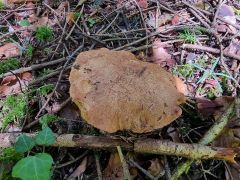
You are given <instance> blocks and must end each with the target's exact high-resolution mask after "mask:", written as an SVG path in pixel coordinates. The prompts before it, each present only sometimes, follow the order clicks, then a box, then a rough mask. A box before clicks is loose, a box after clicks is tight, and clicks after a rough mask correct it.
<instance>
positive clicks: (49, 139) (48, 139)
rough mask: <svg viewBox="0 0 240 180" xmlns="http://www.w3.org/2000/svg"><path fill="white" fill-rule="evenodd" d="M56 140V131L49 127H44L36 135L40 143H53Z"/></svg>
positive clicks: (37, 141)
mask: <svg viewBox="0 0 240 180" xmlns="http://www.w3.org/2000/svg"><path fill="white" fill-rule="evenodd" d="M55 141H56V137H55V136H54V133H53V132H52V130H51V129H50V128H49V127H46V128H44V129H43V130H42V131H40V132H39V134H38V135H37V136H36V143H37V144H38V145H51V144H54V143H55Z"/></svg>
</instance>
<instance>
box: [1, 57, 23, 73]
mask: <svg viewBox="0 0 240 180" xmlns="http://www.w3.org/2000/svg"><path fill="white" fill-rule="evenodd" d="M19 66H20V62H19V61H18V60H17V59H15V58H10V59H8V60H5V61H1V62H0V74H3V73H6V72H8V71H9V70H14V69H16V68H18V67H19Z"/></svg>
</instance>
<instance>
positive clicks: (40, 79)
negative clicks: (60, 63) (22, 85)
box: [29, 65, 71, 86]
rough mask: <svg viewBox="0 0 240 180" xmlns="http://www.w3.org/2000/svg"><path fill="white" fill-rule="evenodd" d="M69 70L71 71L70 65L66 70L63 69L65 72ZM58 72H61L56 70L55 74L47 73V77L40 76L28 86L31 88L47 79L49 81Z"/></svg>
mask: <svg viewBox="0 0 240 180" xmlns="http://www.w3.org/2000/svg"><path fill="white" fill-rule="evenodd" d="M69 69H71V65H70V66H68V67H67V68H65V71H67V70H69ZM65 71H64V72H65ZM60 72H61V70H59V69H57V70H56V71H55V72H52V73H49V74H47V75H45V76H42V77H40V78H38V79H35V80H33V81H31V82H30V83H29V86H32V85H34V84H38V83H41V82H43V81H44V80H47V79H49V78H51V77H53V76H56V75H58V74H59V73H60Z"/></svg>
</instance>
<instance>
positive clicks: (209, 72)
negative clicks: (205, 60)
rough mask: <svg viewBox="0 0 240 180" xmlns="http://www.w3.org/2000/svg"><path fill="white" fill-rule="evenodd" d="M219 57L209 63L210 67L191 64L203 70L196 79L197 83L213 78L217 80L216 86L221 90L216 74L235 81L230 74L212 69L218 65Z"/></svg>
mask: <svg viewBox="0 0 240 180" xmlns="http://www.w3.org/2000/svg"><path fill="white" fill-rule="evenodd" d="M218 62H219V58H218V59H216V60H215V62H214V63H213V64H212V65H211V68H210V69H204V68H203V67H201V66H199V65H198V64H192V65H193V66H194V67H195V68H197V69H199V70H200V71H202V72H203V75H202V77H201V78H200V79H199V80H198V82H197V84H200V83H203V82H204V81H205V80H206V79H214V80H215V81H216V82H217V88H218V89H219V90H220V91H221V92H222V91H223V90H222V88H221V84H220V83H219V80H218V76H221V77H226V78H229V79H232V80H234V81H235V79H234V78H233V77H232V76H228V75H226V74H224V73H216V72H215V71H214V70H215V68H216V66H217V65H218Z"/></svg>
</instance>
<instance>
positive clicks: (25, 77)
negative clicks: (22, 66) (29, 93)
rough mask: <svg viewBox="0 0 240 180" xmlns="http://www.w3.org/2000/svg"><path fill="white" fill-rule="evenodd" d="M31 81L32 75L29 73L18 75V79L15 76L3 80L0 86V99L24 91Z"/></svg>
mask: <svg viewBox="0 0 240 180" xmlns="http://www.w3.org/2000/svg"><path fill="white" fill-rule="evenodd" d="M31 80H32V74H31V73H29V72H25V73H23V74H21V75H18V78H17V77H16V76H15V75H11V76H7V77H5V78H3V80H2V81H1V84H0V97H5V96H7V95H11V94H17V93H20V92H21V90H25V89H26V87H27V85H28V83H29V82H30V81H31Z"/></svg>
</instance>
